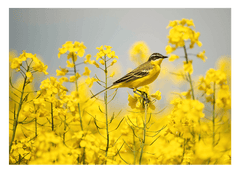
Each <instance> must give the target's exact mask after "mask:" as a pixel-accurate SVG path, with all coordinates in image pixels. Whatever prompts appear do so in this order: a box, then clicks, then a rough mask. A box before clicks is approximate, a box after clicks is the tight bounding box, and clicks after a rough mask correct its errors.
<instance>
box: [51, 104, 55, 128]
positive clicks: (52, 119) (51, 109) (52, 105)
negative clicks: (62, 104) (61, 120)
mask: <svg viewBox="0 0 240 173" xmlns="http://www.w3.org/2000/svg"><path fill="white" fill-rule="evenodd" d="M51 119H52V131H54V122H53V103H52V102H51Z"/></svg>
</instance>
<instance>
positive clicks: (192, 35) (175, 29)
mask: <svg viewBox="0 0 240 173" xmlns="http://www.w3.org/2000/svg"><path fill="white" fill-rule="evenodd" d="M191 26H193V27H195V26H194V23H193V20H192V19H190V20H189V19H184V18H183V19H182V20H181V21H179V20H175V21H170V23H169V25H168V26H167V28H169V27H172V28H171V29H170V30H169V35H168V36H167V38H168V39H169V41H168V43H171V44H173V45H175V48H174V49H176V48H178V47H183V46H185V41H187V40H190V41H191V44H190V48H193V46H194V44H195V43H196V44H197V45H198V46H199V47H201V46H202V43H201V42H200V41H199V40H198V38H199V36H200V33H199V32H195V31H194V30H193V29H192V28H191ZM166 51H167V53H169V52H170V53H171V52H172V51H173V50H172V49H171V47H169V46H168V47H166Z"/></svg>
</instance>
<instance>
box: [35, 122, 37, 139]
mask: <svg viewBox="0 0 240 173" xmlns="http://www.w3.org/2000/svg"><path fill="white" fill-rule="evenodd" d="M36 137H37V118H35V138H36Z"/></svg>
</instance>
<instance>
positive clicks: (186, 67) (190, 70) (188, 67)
mask: <svg viewBox="0 0 240 173" xmlns="http://www.w3.org/2000/svg"><path fill="white" fill-rule="evenodd" d="M183 63H184V64H183V67H184V71H185V72H188V73H189V74H192V73H193V66H192V60H190V61H188V63H187V62H186V61H184V62H183Z"/></svg>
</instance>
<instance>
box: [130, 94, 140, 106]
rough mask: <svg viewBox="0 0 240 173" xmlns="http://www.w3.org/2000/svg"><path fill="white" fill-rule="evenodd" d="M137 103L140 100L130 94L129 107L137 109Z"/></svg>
mask: <svg viewBox="0 0 240 173" xmlns="http://www.w3.org/2000/svg"><path fill="white" fill-rule="evenodd" d="M137 101H138V100H137V98H136V97H133V96H132V95H130V94H128V106H130V107H131V108H132V109H134V108H136V104H137Z"/></svg>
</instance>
